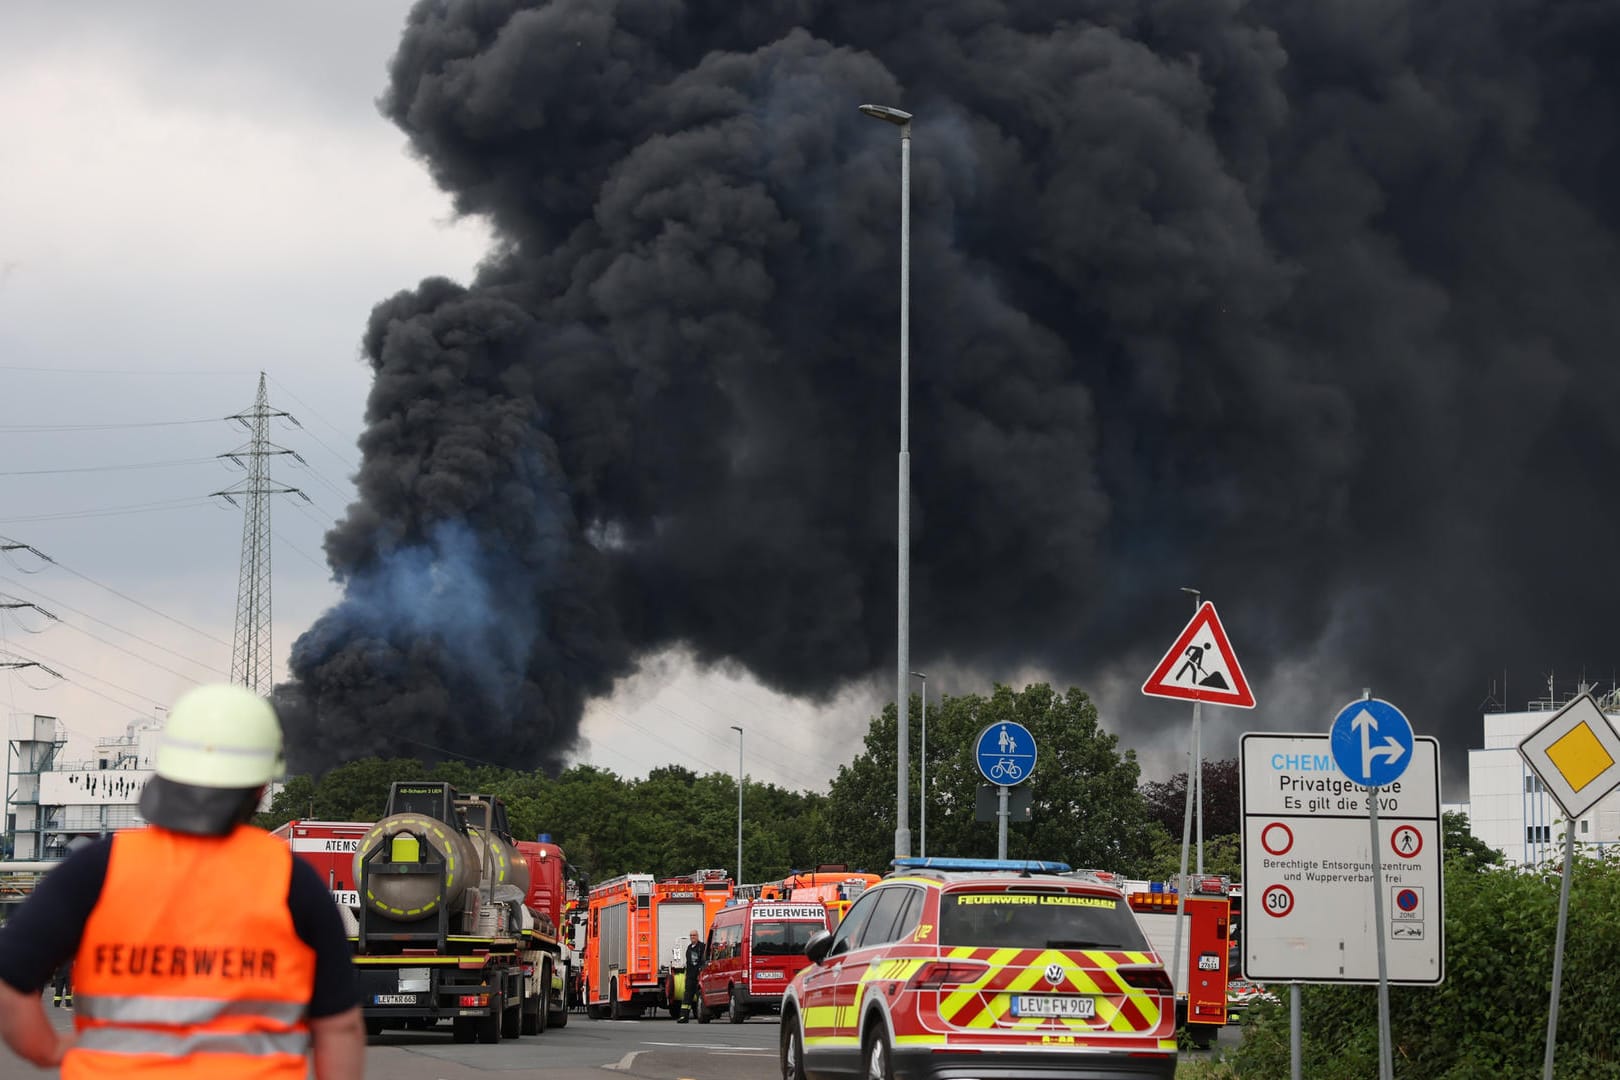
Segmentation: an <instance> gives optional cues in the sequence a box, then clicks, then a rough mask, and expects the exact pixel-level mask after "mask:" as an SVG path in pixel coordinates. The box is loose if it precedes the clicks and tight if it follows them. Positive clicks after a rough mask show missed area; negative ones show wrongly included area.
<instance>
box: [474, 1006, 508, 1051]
mask: <svg viewBox="0 0 1620 1080" xmlns="http://www.w3.org/2000/svg"><path fill="white" fill-rule="evenodd" d="M505 1008H506V999H505V998H504V997H503V996H502V995H500V994H491V995H490V996H489V1015H488V1016H480V1017H478V1018H477V1020H478V1041H479V1042H481V1043H489V1044H494V1043H498V1042H500V1041H501V1011H502V1010H503V1009H505Z"/></svg>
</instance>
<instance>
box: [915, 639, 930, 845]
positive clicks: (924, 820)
mask: <svg viewBox="0 0 1620 1080" xmlns="http://www.w3.org/2000/svg"><path fill="white" fill-rule="evenodd" d="M912 674H913V675H915V676H917V678H919V679H921V680H922V684H923V688H922V750H921V752H920V754H919V755H918V758H919V760H918V765H919V767H920V768H921V770H922V775H921V776H920V777H919V778H918V780H917V786H918V787H920V788H921V789H922V790H921V791H920V792H918V798H917V802H918V803H919V806H918V808H917V809H918V814H917V817H918V822H917V825H918V828H919V829H920V830H921V832H922V835H921V836H920V837H919V838H918V840H917V854H918V855H920V856H922V857H923V858H925V859H926V858H927V857H928V676H927V675H924V674H923V673H922V672H920V671H913V672H912Z"/></svg>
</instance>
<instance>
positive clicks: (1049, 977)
mask: <svg viewBox="0 0 1620 1080" xmlns="http://www.w3.org/2000/svg"><path fill="white" fill-rule="evenodd" d="M1046 981H1047V982H1049V983H1051V984H1052V985H1053V986H1057V985H1059V984H1060V983H1062V982H1063V965H1062V964H1047V965H1046Z"/></svg>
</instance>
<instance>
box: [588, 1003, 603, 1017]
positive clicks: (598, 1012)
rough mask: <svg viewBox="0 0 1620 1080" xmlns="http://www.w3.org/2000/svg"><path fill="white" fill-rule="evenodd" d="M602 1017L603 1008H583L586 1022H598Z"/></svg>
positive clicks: (592, 1006) (597, 1006)
mask: <svg viewBox="0 0 1620 1080" xmlns="http://www.w3.org/2000/svg"><path fill="white" fill-rule="evenodd" d="M602 1015H603V1007H602V1006H601V1005H586V1006H585V1019H587V1020H600V1019H602Z"/></svg>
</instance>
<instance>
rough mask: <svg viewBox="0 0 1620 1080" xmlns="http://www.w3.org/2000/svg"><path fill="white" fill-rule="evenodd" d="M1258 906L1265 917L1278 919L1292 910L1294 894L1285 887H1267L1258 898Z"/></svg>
mask: <svg viewBox="0 0 1620 1080" xmlns="http://www.w3.org/2000/svg"><path fill="white" fill-rule="evenodd" d="M1260 906H1261V907H1263V908H1265V909H1266V914H1267V915H1270V916H1271V917H1272V918H1274V919H1280V918H1282V917H1283V916H1284V915H1287V914H1288V913H1289V912H1291V911H1293V910H1294V893H1293V891H1292V890H1291V889H1289V888H1288V886H1286V885H1268V886H1267V887H1266V891H1265V892H1264V893H1262V894H1261V896H1260Z"/></svg>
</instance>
